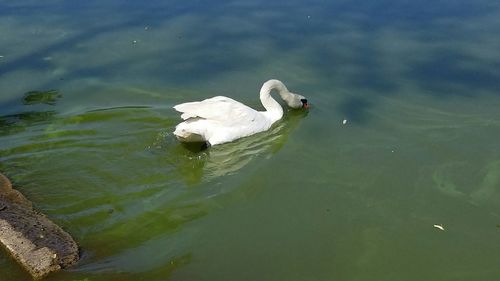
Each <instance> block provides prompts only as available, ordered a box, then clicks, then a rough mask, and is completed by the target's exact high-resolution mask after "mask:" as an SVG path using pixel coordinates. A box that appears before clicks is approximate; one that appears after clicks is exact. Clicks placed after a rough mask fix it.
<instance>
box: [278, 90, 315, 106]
mask: <svg viewBox="0 0 500 281" xmlns="http://www.w3.org/2000/svg"><path fill="white" fill-rule="evenodd" d="M284 100H285V102H286V104H287V105H288V106H289V107H291V108H309V104H308V103H307V99H306V98H305V97H304V96H302V95H299V94H294V93H289V95H288V96H287V97H286V98H285V99H284Z"/></svg>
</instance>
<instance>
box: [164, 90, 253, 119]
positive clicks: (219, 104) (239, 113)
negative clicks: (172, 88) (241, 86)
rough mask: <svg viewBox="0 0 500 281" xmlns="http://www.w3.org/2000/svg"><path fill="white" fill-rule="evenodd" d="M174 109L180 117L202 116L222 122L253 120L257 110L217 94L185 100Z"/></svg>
mask: <svg viewBox="0 0 500 281" xmlns="http://www.w3.org/2000/svg"><path fill="white" fill-rule="evenodd" d="M174 109H175V110H177V111H179V112H181V113H182V115H181V118H182V119H184V120H186V119H189V118H203V119H208V120H215V121H224V122H239V121H243V120H250V121H253V120H255V119H256V118H257V115H258V112H257V111H256V110H254V109H252V108H250V107H248V106H246V105H244V104H242V103H240V102H237V101H235V100H233V99H231V98H228V97H223V96H217V97H213V98H210V99H206V100H202V101H196V102H187V103H182V104H178V105H176V106H174Z"/></svg>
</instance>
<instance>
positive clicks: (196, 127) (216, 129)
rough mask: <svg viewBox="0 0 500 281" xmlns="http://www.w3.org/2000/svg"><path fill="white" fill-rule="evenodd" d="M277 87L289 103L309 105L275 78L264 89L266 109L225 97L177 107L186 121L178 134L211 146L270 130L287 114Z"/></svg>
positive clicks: (187, 140)
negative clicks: (277, 98)
mask: <svg viewBox="0 0 500 281" xmlns="http://www.w3.org/2000/svg"><path fill="white" fill-rule="evenodd" d="M273 89H274V90H276V91H278V93H279V95H280V96H281V98H282V99H283V100H284V101H285V102H286V104H287V105H288V106H290V107H292V108H307V107H308V104H307V99H305V98H304V96H301V95H298V94H294V93H290V92H289V91H288V89H287V88H286V87H285V85H284V84H283V83H282V82H281V81H279V80H275V79H272V80H269V81H267V82H266V83H264V85H262V88H261V89H260V101H261V102H262V105H263V106H264V108H265V109H266V111H257V110H255V109H253V108H250V107H248V106H246V105H244V104H242V103H240V102H237V101H235V100H233V99H231V98H228V97H223V96H217V97H213V98H209V99H206V100H202V101H196V102H187V103H182V104H178V105H176V106H174V109H175V110H177V111H179V112H181V113H182V115H181V118H182V119H183V120H185V121H184V122H182V123H179V124H178V125H177V126H176V127H175V131H174V135H175V136H176V137H177V138H178V139H179V140H180V141H182V142H206V143H207V145H209V146H210V145H217V144H221V143H226V142H231V141H234V140H236V139H239V138H242V137H246V136H250V135H253V134H256V133H259V132H263V131H266V130H268V129H269V128H270V127H271V125H272V124H273V123H275V122H276V121H278V120H280V119H281V117H283V108H282V107H281V105H280V104H279V103H278V102H277V101H276V100H274V99H273V98H272V97H271V91H272V90H273Z"/></svg>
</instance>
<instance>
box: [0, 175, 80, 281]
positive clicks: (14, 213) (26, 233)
mask: <svg viewBox="0 0 500 281" xmlns="http://www.w3.org/2000/svg"><path fill="white" fill-rule="evenodd" d="M0 243H1V244H3V245H4V247H5V248H6V249H7V250H8V252H9V253H10V254H11V255H12V256H13V257H14V259H16V260H17V261H18V262H19V263H20V264H21V265H22V266H23V267H24V268H25V269H26V270H27V271H28V272H29V273H30V274H31V275H32V276H33V278H35V279H40V278H43V277H44V276H46V275H47V274H49V273H51V272H54V271H58V270H60V269H62V268H66V267H68V266H71V265H73V264H74V263H76V262H77V261H78V259H79V253H78V245H77V244H76V242H75V241H74V240H73V238H72V237H71V236H70V235H69V234H68V233H66V232H65V231H64V230H62V228H60V227H59V226H57V225H56V224H55V223H53V222H52V221H51V220H49V219H48V218H47V217H46V216H45V215H43V214H41V213H39V212H37V211H36V210H35V209H33V207H32V204H31V202H30V201H29V200H27V199H26V198H25V197H24V196H23V195H22V194H21V193H20V192H19V191H17V190H15V189H13V188H12V185H11V183H10V181H9V180H8V179H7V178H6V177H5V176H4V175H2V174H1V173H0Z"/></svg>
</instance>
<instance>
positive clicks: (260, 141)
mask: <svg viewBox="0 0 500 281" xmlns="http://www.w3.org/2000/svg"><path fill="white" fill-rule="evenodd" d="M306 115H307V111H303V110H288V112H286V115H285V117H284V119H283V120H282V121H281V122H279V123H278V124H277V125H275V126H273V127H272V128H271V129H270V130H268V131H266V132H263V133H259V134H256V135H253V136H250V137H246V138H242V139H240V140H238V141H235V142H231V143H227V144H224V145H220V146H214V147H211V148H209V149H203V147H202V145H201V144H182V143H178V144H177V145H175V147H174V150H176V152H175V153H174V154H177V156H179V157H175V158H177V160H178V162H177V163H173V165H175V166H176V168H177V171H178V173H179V174H180V175H181V176H182V178H183V179H184V181H185V182H186V183H188V184H195V183H199V182H200V181H202V180H203V181H209V180H212V179H214V178H217V177H220V176H224V175H230V174H235V173H237V172H238V171H240V170H241V169H242V168H243V167H245V166H246V165H247V164H249V163H250V162H251V161H252V159H255V158H257V157H266V156H270V155H271V154H274V153H276V152H277V151H279V150H280V149H281V148H282V147H283V145H285V143H286V142H287V139H288V136H289V135H290V134H291V133H292V132H293V131H294V129H295V128H296V127H297V126H298V125H299V123H300V120H301V119H302V118H303V117H305V116H306ZM179 154H180V155H179Z"/></svg>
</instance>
